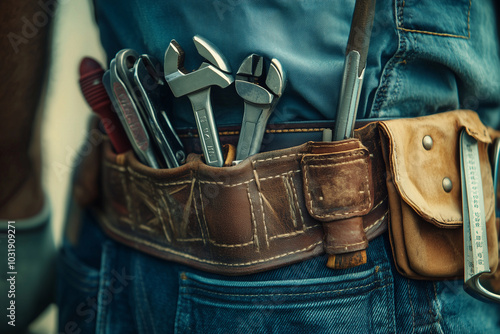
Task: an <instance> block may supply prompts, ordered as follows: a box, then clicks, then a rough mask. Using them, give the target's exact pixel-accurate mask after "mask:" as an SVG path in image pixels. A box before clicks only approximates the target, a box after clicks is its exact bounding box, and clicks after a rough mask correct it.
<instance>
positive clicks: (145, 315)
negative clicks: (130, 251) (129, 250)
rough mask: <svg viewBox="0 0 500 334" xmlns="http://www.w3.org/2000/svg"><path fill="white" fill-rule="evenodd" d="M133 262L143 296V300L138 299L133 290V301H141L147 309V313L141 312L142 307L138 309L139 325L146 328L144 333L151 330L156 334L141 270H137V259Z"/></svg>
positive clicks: (136, 293) (135, 291) (136, 292)
mask: <svg viewBox="0 0 500 334" xmlns="http://www.w3.org/2000/svg"><path fill="white" fill-rule="evenodd" d="M134 260H135V261H134V262H135V269H136V270H135V272H136V273H137V275H138V282H139V287H138V289H140V290H141V293H142V296H145V298H139V296H138V293H139V292H138V291H137V290H138V289H134V295H135V296H134V297H135V300H141V305H146V307H147V308H148V310H147V312H144V310H143V307H139V308H138V309H139V315H140V317H141V323H142V324H143V326H141V327H142V328H144V327H145V328H146V333H151V329H152V330H153V331H152V333H153V334H154V333H156V331H155V326H154V321H153V319H152V317H151V312H150V310H149V302H148V298H147V294H146V289H145V288H144V280H143V275H142V270H137V267H138V261H139V260H138V258H137V257H135V258H134ZM146 318H148V319H147V320H149V326H147V325H146V324H147V321H146Z"/></svg>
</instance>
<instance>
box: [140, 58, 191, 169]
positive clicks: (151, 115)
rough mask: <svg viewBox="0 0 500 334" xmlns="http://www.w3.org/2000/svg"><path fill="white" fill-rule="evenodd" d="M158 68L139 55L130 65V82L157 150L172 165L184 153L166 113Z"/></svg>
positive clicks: (163, 82) (155, 61)
mask: <svg viewBox="0 0 500 334" xmlns="http://www.w3.org/2000/svg"><path fill="white" fill-rule="evenodd" d="M159 68H160V64H159V63H158V61H157V60H156V59H154V58H153V57H151V56H148V55H142V56H141V57H140V58H139V59H138V60H137V61H136V62H135V64H134V81H135V84H136V85H137V89H138V91H137V95H139V96H140V97H139V99H140V100H141V101H142V104H143V108H144V110H143V113H144V114H145V115H144V116H145V118H146V119H147V121H148V122H149V125H150V126H149V128H150V130H151V135H152V136H153V137H154V140H155V143H156V145H157V146H158V151H159V153H160V154H161V155H162V157H163V160H164V161H165V163H166V165H167V167H168V168H174V167H179V166H180V165H181V164H182V163H183V162H184V161H185V159H186V154H185V152H184V147H183V145H182V142H181V140H180V139H179V137H178V136H177V134H176V132H175V130H174V128H173V127H172V124H171V123H170V120H169V119H168V116H167V111H166V106H167V105H168V103H166V101H165V100H166V99H165V97H166V96H167V91H166V83H165V80H164V78H163V76H162V73H161V72H160V71H159Z"/></svg>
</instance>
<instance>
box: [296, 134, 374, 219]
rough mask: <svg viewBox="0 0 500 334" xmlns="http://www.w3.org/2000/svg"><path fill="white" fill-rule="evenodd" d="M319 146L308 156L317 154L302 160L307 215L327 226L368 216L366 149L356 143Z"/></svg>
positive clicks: (369, 187) (369, 192)
mask: <svg viewBox="0 0 500 334" xmlns="http://www.w3.org/2000/svg"><path fill="white" fill-rule="evenodd" d="M319 144H320V143H316V144H315V145H316V146H317V147H315V148H313V150H312V152H314V153H317V152H321V154H306V155H304V156H303V158H302V172H303V180H304V182H303V183H304V196H305V199H306V206H307V210H308V211H309V214H310V215H311V216H312V217H314V218H315V219H317V220H319V221H323V222H328V221H333V220H339V219H346V218H351V217H357V216H362V215H365V214H367V213H368V212H370V210H371V209H372V207H373V201H374V199H373V198H374V191H373V183H372V181H371V180H372V177H371V164H370V154H369V152H368V149H367V148H366V147H364V146H363V145H362V144H361V142H360V141H358V140H356V139H349V140H346V141H340V142H330V143H328V144H326V143H325V145H319ZM328 150H329V151H330V152H329V153H325V151H328Z"/></svg>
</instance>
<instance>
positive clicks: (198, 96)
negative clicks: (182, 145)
mask: <svg viewBox="0 0 500 334" xmlns="http://www.w3.org/2000/svg"><path fill="white" fill-rule="evenodd" d="M210 90H211V89H210V87H208V88H205V89H203V90H200V91H198V92H193V93H191V94H188V98H189V101H191V105H192V107H193V112H194V117H195V121H196V127H197V128H198V134H199V136H200V140H201V146H202V148H203V154H204V155H205V161H206V163H207V165H210V166H214V167H222V166H223V165H224V157H223V155H222V151H221V149H220V142H219V133H218V131H217V127H216V125H215V120H214V117H213V112H212V104H211V102H210Z"/></svg>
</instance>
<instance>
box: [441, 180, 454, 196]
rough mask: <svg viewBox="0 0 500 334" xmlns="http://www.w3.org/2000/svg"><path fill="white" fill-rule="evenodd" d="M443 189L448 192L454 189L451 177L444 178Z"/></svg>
mask: <svg viewBox="0 0 500 334" xmlns="http://www.w3.org/2000/svg"><path fill="white" fill-rule="evenodd" d="M443 189H444V191H446V192H447V193H449V192H450V191H451V190H452V189H453V183H452V182H451V180H450V178H449V177H445V178H444V179H443Z"/></svg>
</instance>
